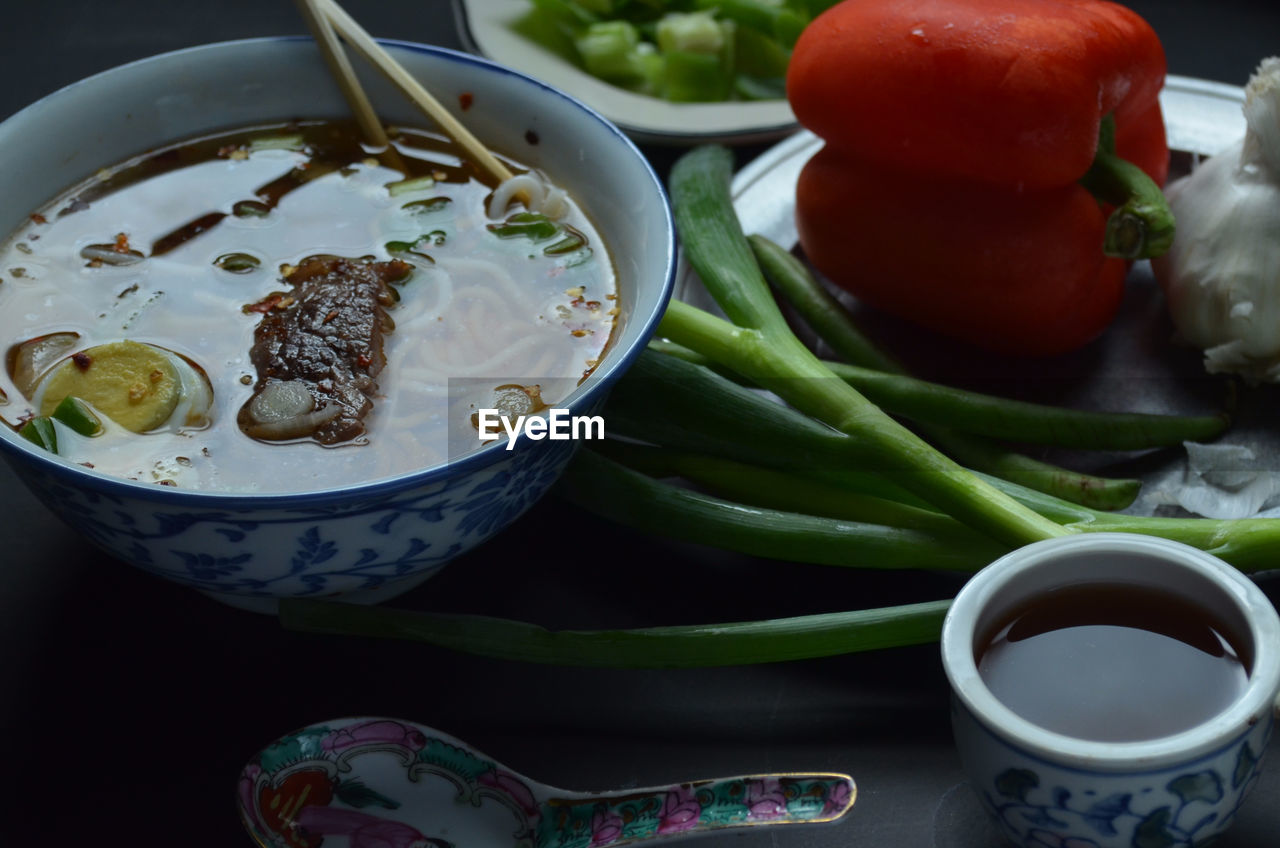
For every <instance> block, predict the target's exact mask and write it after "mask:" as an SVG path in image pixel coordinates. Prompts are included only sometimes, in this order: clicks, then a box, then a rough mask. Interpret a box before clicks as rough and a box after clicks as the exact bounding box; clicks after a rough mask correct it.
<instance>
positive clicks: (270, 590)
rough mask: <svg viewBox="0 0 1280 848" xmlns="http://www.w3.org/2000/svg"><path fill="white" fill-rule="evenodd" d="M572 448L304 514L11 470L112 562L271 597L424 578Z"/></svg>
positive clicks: (502, 519)
mask: <svg viewBox="0 0 1280 848" xmlns="http://www.w3.org/2000/svg"><path fill="white" fill-rule="evenodd" d="M576 447H577V444H576V443H575V442H571V441H550V440H544V441H542V442H537V443H527V444H524V445H522V446H521V449H520V450H518V451H514V452H512V453H511V454H498V455H497V456H498V461H497V462H495V463H493V464H491V465H488V466H487V467H483V468H480V469H477V470H475V471H471V472H469V473H463V474H459V475H456V476H452V477H446V478H444V479H438V480H435V481H434V482H430V483H426V484H423V485H420V486H417V487H414V488H410V489H407V490H401V491H397V492H395V493H394V494H388V495H382V496H380V497H379V496H377V495H376V494H375V495H373V496H370V497H367V498H365V499H362V500H356V501H347V502H337V503H330V504H323V505H316V506H305V507H253V506H245V507H239V508H226V509H218V508H213V509H190V508H188V509H177V508H161V507H159V506H158V505H157V504H156V502H154V501H152V500H149V499H146V498H144V497H131V496H130V495H129V494H128V490H127V489H126V488H125V487H121V486H116V487H110V486H105V487H102V488H100V489H94V488H88V487H83V486H71V485H68V484H67V483H66V482H65V481H64V480H62V479H60V478H59V476H58V475H55V474H53V473H50V472H48V471H46V470H45V469H44V468H42V467H40V466H38V465H37V464H36V463H31V462H26V463H14V466H15V470H17V471H18V473H19V474H20V475H21V477H22V478H23V480H24V482H25V483H26V484H27V485H28V487H29V488H31V490H32V491H33V492H34V493H35V494H36V496H37V497H38V498H39V499H40V500H41V501H42V502H43V503H44V504H45V505H46V506H48V507H49V508H50V509H52V510H53V511H54V512H55V513H56V514H58V516H59V517H61V518H62V519H63V520H64V521H66V522H67V523H68V524H70V525H71V526H72V527H74V528H76V529H77V530H79V531H81V532H82V533H84V534H85V536H87V537H88V538H89V539H90V540H91V541H92V542H94V543H95V544H96V545H98V546H99V547H101V548H103V549H104V550H106V551H107V552H108V553H110V554H112V555H113V556H116V557H118V558H119V559H122V560H124V561H126V562H129V563H131V564H133V565H136V566H138V567H140V568H143V569H145V570H146V571H149V572H151V573H153V574H156V575H158V576H161V577H164V578H166V579H168V580H173V581H175V582H177V583H181V584H184V585H186V586H190V587H192V588H194V589H198V590H200V591H203V592H209V593H214V594H222V595H232V596H238V597H242V598H279V597H304V596H309V595H332V594H339V593H345V592H356V591H365V590H371V589H377V588H379V587H382V586H384V585H385V584H387V583H388V582H389V581H394V580H397V579H405V580H407V579H412V580H413V581H414V582H417V581H419V580H422V579H425V578H426V577H428V576H430V575H431V574H433V573H435V572H436V571H438V570H439V569H440V568H442V567H443V566H444V564H445V563H446V562H448V561H449V560H451V559H453V558H454V557H456V556H458V555H459V554H462V553H463V552H465V551H467V550H470V549H471V548H473V547H475V546H476V545H478V544H480V543H481V542H483V541H485V540H486V539H488V538H489V537H491V536H492V535H494V534H495V533H497V532H498V531H499V530H501V529H502V528H503V527H505V526H507V525H508V524H510V523H511V522H512V521H514V520H515V519H516V518H517V517H519V516H520V515H521V514H522V513H523V512H524V511H525V510H527V509H528V508H529V507H530V506H532V505H533V504H534V503H535V502H536V501H537V500H538V499H539V498H540V497H541V496H542V495H543V494H545V492H546V491H547V489H549V488H550V486H551V485H552V484H553V483H554V482H555V481H556V479H557V478H558V477H559V474H560V472H561V471H562V470H563V468H564V466H565V465H566V464H567V463H568V461H569V459H570V458H571V457H572V455H573V452H574V449H575V448H576ZM388 488H390V487H388ZM211 503H214V504H216V503H217V501H216V500H213V501H211ZM406 588H407V587H406Z"/></svg>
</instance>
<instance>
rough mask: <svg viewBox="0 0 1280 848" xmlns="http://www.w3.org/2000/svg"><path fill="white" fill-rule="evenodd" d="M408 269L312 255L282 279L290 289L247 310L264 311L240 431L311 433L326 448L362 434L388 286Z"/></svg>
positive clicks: (276, 435) (285, 435) (387, 323)
mask: <svg viewBox="0 0 1280 848" xmlns="http://www.w3.org/2000/svg"><path fill="white" fill-rule="evenodd" d="M410 270H411V266H410V265H408V264H407V263H405V262H401V261H399V260H392V261H390V262H370V261H362V260H353V259H344V258H342V257H338V256H314V257H310V258H308V259H305V260H303V261H302V262H301V263H300V264H299V265H298V266H297V267H296V268H295V269H293V270H292V271H291V273H289V274H288V276H287V277H286V278H285V280H286V281H287V282H288V283H289V284H290V285H291V286H292V290H291V291H288V292H284V293H278V294H276V295H272V296H271V297H269V298H267V299H266V300H264V301H263V302H262V303H261V304H255V305H253V306H249V307H246V309H247V310H250V311H261V312H263V313H264V314H263V318H262V321H261V322H260V323H259V324H258V327H257V329H256V330H255V331H254V343H253V348H252V350H251V351H250V359H251V360H252V362H253V364H254V367H255V368H257V370H258V381H257V384H256V385H255V389H254V394H253V397H252V398H250V399H249V401H248V402H247V403H246V404H245V405H244V406H243V407H242V408H241V410H240V414H239V422H240V426H241V428H242V429H244V431H245V432H246V433H248V434H249V435H251V436H253V437H255V438H259V439H267V440H282V439H295V438H301V437H304V436H310V437H311V438H313V439H315V440H316V441H317V442H320V443H321V444H326V445H332V444H337V443H339V442H345V441H349V440H351V439H354V438H356V437H357V436H360V435H361V434H363V433H364V430H365V428H364V421H363V419H364V417H365V415H367V414H368V413H369V410H370V409H372V408H373V400H372V398H373V396H374V395H376V394H377V392H378V383H377V376H378V373H379V372H380V371H382V368H383V366H384V365H385V364H386V356H385V354H384V353H383V345H382V337H383V334H384V333H387V332H390V330H391V327H392V322H391V319H390V317H389V316H388V315H387V311H386V310H387V307H388V306H390V305H391V303H392V302H393V298H392V294H391V290H390V289H389V288H388V284H389V283H390V282H391V281H392V280H396V279H400V278H402V277H404V276H405V275H406V274H408V273H409V272H410Z"/></svg>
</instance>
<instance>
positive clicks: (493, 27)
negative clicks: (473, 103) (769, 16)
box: [454, 0, 797, 145]
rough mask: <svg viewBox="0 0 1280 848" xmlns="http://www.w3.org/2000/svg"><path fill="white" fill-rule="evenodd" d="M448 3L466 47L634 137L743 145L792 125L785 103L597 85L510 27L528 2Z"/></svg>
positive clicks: (776, 135)
mask: <svg viewBox="0 0 1280 848" xmlns="http://www.w3.org/2000/svg"><path fill="white" fill-rule="evenodd" d="M454 8H455V12H456V14H455V18H456V19H457V22H458V30H459V34H460V35H461V37H462V41H463V44H464V45H466V47H467V49H468V50H470V51H472V52H473V53H478V54H480V55H482V56H484V57H486V58H488V59H492V60H493V61H495V62H499V63H501V64H503V65H506V66H507V67H509V68H514V69H515V70H517V71H521V72H523V73H526V74H528V75H529V76H531V77H535V78H536V79H539V80H542V81H543V82H545V83H547V84H548V85H551V86H554V87H555V88H558V89H560V90H561V91H564V92H567V93H568V94H571V95H573V96H574V97H576V98H578V99H579V100H581V101H582V102H584V103H586V104H587V105H588V106H590V107H591V108H593V109H595V110H596V111H597V112H599V113H600V114H602V115H604V116H605V117H606V118H608V119H609V120H611V121H613V122H614V123H615V124H617V125H618V126H619V127H621V128H622V130H623V131H624V132H626V133H627V135H629V136H631V138H632V139H634V140H635V141H637V142H641V143H654V144H673V145H686V144H704V143H712V142H718V143H721V144H745V143H749V142H759V141H768V140H771V139H776V138H781V137H782V136H785V135H787V134H788V133H790V132H793V131H794V130H795V129H796V126H797V125H796V119H795V116H794V115H793V114H792V113H791V107H790V106H789V105H788V104H787V101H785V100H761V101H751V102H728V103H669V102H667V101H665V100H659V99H658V98H656V97H646V96H644V95H641V94H634V93H632V92H630V91H626V90H624V89H621V88H617V87H615V86H612V85H609V84H608V83H605V82H601V81H600V80H598V79H596V78H595V77H593V76H591V75H590V74H588V73H586V72H585V71H583V70H581V69H580V68H578V67H577V66H576V65H573V64H572V63H570V62H567V61H565V60H564V59H563V58H561V57H560V56H557V55H556V54H555V53H552V52H551V51H549V50H547V49H546V48H544V47H542V46H540V45H538V44H536V43H534V42H532V41H530V40H528V39H527V38H525V37H524V36H522V35H520V34H518V33H517V32H515V31H514V30H513V29H512V23H513V22H514V21H517V20H519V19H520V18H521V17H523V16H524V15H526V14H528V12H529V10H530V9H531V8H533V7H532V5H531V4H530V3H529V0H454Z"/></svg>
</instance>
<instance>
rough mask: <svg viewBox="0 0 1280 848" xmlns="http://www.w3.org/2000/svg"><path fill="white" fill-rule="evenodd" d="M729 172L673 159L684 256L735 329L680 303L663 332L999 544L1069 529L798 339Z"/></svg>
mask: <svg viewBox="0 0 1280 848" xmlns="http://www.w3.org/2000/svg"><path fill="white" fill-rule="evenodd" d="M731 174H732V155H731V154H730V152H729V151H728V150H727V149H726V148H724V147H719V146H704V147H699V148H695V149H694V150H692V151H690V152H689V153H687V154H685V155H684V156H682V157H681V158H680V159H679V160H678V161H677V162H676V164H675V166H674V167H673V168H672V171H671V177H670V187H671V196H672V206H673V208H674V211H675V219H676V228H677V230H678V232H679V234H680V239H681V244H682V246H683V248H684V253H685V256H686V258H687V259H688V261H689V264H690V265H691V266H692V267H693V269H694V270H695V271H697V273H698V275H699V277H701V279H702V282H703V285H704V286H706V288H707V290H708V291H709V292H710V293H711V296H712V297H713V298H714V299H715V300H716V302H717V303H718V304H719V305H720V308H721V309H723V310H724V312H725V314H726V315H727V316H728V317H729V320H730V321H731V322H732V323H731V324H730V323H727V322H721V321H718V320H715V319H714V318H713V316H709V315H707V314H706V313H704V312H701V311H700V310H697V309H695V308H693V307H690V306H688V305H687V304H684V303H681V302H679V301H673V302H672V303H671V304H670V305H669V306H668V308H667V312H666V315H665V316H664V317H663V320H662V323H661V325H660V326H659V333H660V334H662V335H664V336H666V337H667V338H669V339H671V340H672V341H675V342H677V343H678V344H682V345H684V346H685V347H688V348H690V349H692V350H695V351H697V352H699V353H702V354H704V355H705V356H708V357H710V358H711V359H713V360H715V361H716V362H718V363H720V364H721V365H724V366H726V367H728V368H732V369H733V370H734V371H737V372H738V373H740V374H742V375H743V376H744V377H746V378H748V379H750V380H752V381H753V382H755V383H757V384H759V385H761V386H763V387H764V388H766V389H769V390H770V391H772V392H774V393H775V394H777V395H778V396H779V397H781V398H782V399H784V400H786V401H787V402H788V403H790V404H791V405H792V406H794V407H795V408H796V409H798V410H800V411H801V412H803V413H805V414H807V415H810V416H812V417H814V418H816V419H818V420H820V421H823V422H825V423H827V424H828V425H830V426H831V427H834V428H835V429H837V430H839V431H841V432H844V433H856V434H857V435H858V438H859V439H861V440H863V441H865V442H866V443H867V444H868V445H869V446H870V447H871V449H872V450H873V451H874V452H875V453H876V454H877V455H878V456H879V457H880V459H881V461H882V462H885V463H887V464H888V466H889V467H890V468H891V469H892V470H894V471H897V472H900V479H901V481H902V483H903V484H904V485H906V486H907V487H908V488H909V489H911V490H912V491H913V492H915V493H916V494H918V495H919V496H920V497H922V498H924V499H925V500H926V501H928V502H929V503H931V504H933V505H935V506H937V507H938V508H940V509H941V510H942V511H944V512H947V513H948V514H951V515H954V516H955V517H956V518H958V519H960V520H961V521H963V522H964V523H966V524H968V525H970V526H972V527H974V528H975V529H978V530H980V531H981V532H983V533H986V534H988V535H990V536H992V537H993V538H995V539H998V540H1000V541H1002V542H1005V543H1009V544H1017V545H1021V544H1027V543H1029V542H1034V541H1037V540H1040V539H1046V538H1050V537H1053V536H1060V535H1063V534H1065V533H1066V532H1068V531H1066V530H1064V529H1063V528H1062V527H1061V526H1060V525H1058V524H1056V523H1055V522H1053V521H1049V520H1048V519H1045V518H1044V517H1042V516H1040V515H1038V514H1037V513H1035V512H1034V511H1032V510H1029V509H1027V508H1026V507H1024V506H1022V505H1021V504H1019V503H1018V502H1017V501H1015V500H1013V499H1012V498H1010V497H1009V496H1007V495H1005V494H1004V493H1002V492H1000V491H999V490H997V489H995V488H994V487H992V486H991V485H990V484H989V483H987V482H985V481H983V480H980V479H979V478H977V477H976V476H974V475H973V474H972V473H971V472H969V471H968V470H966V469H964V468H962V467H961V466H960V465H958V464H957V463H955V462H954V461H953V460H951V459H949V458H947V457H946V456H944V455H943V454H941V453H939V452H938V451H937V450H936V449H935V448H933V447H932V446H930V445H929V444H928V443H926V442H925V441H924V440H923V439H921V438H920V437H918V436H916V435H915V434H914V433H912V432H911V431H910V430H908V429H907V428H906V427H904V426H902V425H901V424H899V423H898V422H897V421H895V420H894V419H893V418H891V417H890V416H889V415H888V414H887V413H885V412H884V411H883V410H881V409H880V408H879V407H877V406H876V405H875V404H873V403H871V402H870V401H868V400H867V399H866V398H865V397H864V396H863V395H862V394H861V393H859V392H858V391H857V390H856V389H854V388H853V387H852V386H850V385H849V384H848V383H845V382H844V381H843V380H841V379H840V378H839V377H837V376H836V375H835V374H833V373H832V372H831V369H829V368H828V367H827V366H826V365H824V364H823V363H822V361H821V360H819V359H818V357H817V356H815V355H814V354H813V353H812V352H811V351H810V350H809V349H808V348H806V347H805V346H804V344H803V343H802V342H801V341H800V340H799V339H798V338H796V336H795V334H794V333H792V331H791V329H790V327H788V326H787V323H786V319H785V318H783V315H782V312H781V310H780V309H779V308H778V305H777V302H776V301H775V300H774V298H773V295H772V294H771V293H770V291H769V286H768V283H766V282H765V279H764V277H763V275H762V274H761V272H760V267H759V265H758V264H757V263H756V260H755V257H754V255H753V254H752V251H751V247H750V245H749V244H748V243H747V240H746V236H745V235H744V234H743V232H742V227H741V225H740V224H739V222H738V218H737V215H736V214H735V213H734V211H733V204H732V200H731V197H730V194H729V180H730V177H731Z"/></svg>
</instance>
